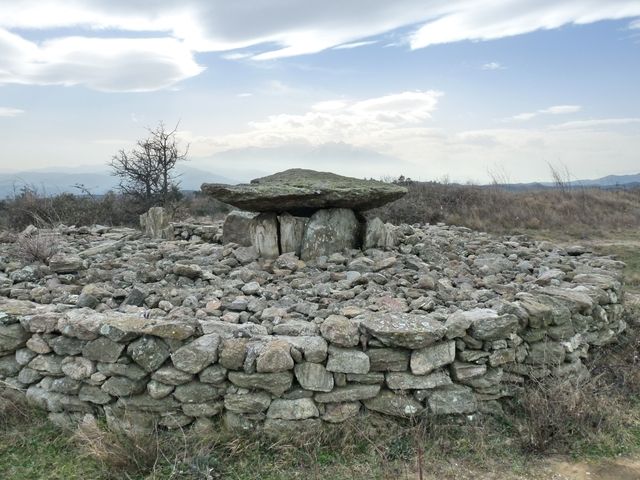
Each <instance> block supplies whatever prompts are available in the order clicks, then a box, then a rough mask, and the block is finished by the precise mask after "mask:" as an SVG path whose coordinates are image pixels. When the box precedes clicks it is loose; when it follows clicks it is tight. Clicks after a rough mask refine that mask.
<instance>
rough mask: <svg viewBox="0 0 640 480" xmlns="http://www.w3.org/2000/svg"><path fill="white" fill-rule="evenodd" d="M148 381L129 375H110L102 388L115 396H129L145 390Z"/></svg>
mask: <svg viewBox="0 0 640 480" xmlns="http://www.w3.org/2000/svg"><path fill="white" fill-rule="evenodd" d="M146 386H147V382H145V381H143V380H131V379H130V378H127V377H110V378H108V379H107V381H106V382H104V383H103V384H102V390H103V391H104V392H106V393H108V394H109V395H113V396H114V397H129V396H131V395H135V394H138V393H142V392H144V389H145V387H146Z"/></svg>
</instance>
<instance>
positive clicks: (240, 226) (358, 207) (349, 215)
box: [202, 168, 407, 260]
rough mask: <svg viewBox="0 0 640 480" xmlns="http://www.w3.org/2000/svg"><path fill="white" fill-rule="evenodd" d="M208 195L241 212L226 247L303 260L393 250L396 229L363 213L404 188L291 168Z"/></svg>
mask: <svg viewBox="0 0 640 480" xmlns="http://www.w3.org/2000/svg"><path fill="white" fill-rule="evenodd" d="M202 191H203V192H204V193H206V194H208V195H210V196H212V197H213V198H215V199H217V200H219V201H221V202H224V203H227V204H230V205H233V206H234V207H237V208H239V209H241V210H239V211H234V212H231V213H230V214H229V215H228V216H227V219H226V220H225V223H224V226H223V243H237V244H239V245H243V246H247V247H249V246H253V247H255V249H256V250H257V251H258V254H259V255H260V256H261V257H264V258H276V257H278V256H279V255H280V254H283V253H290V252H293V253H295V254H296V255H297V256H299V257H300V258H301V259H303V260H309V259H313V258H317V257H319V256H322V255H330V254H332V253H336V252H341V251H343V250H345V249H352V248H365V249H366V248H389V247H392V246H393V245H394V244H395V241H394V230H393V228H392V226H391V225H386V224H384V223H383V222H382V221H381V220H380V219H378V218H373V219H366V218H365V217H364V216H363V215H362V212H364V211H367V210H370V209H372V208H376V207H380V206H382V205H385V204H387V203H389V202H392V201H394V200H397V199H399V198H400V197H402V196H403V195H405V194H406V193H407V189H406V188H405V187H402V186H400V185H395V184H392V183H384V182H379V181H375V180H362V179H358V178H351V177H344V176H341V175H336V174H334V173H327V172H317V171H314V170H306V169H300V168H296V169H290V170H286V171H284V172H280V173H276V174H274V175H269V176H267V177H262V178H257V179H254V180H252V181H251V183H249V184H243V185H223V184H211V183H205V184H203V185H202Z"/></svg>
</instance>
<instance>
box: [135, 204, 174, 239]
mask: <svg viewBox="0 0 640 480" xmlns="http://www.w3.org/2000/svg"><path fill="white" fill-rule="evenodd" d="M140 227H141V228H142V231H143V232H144V234H145V235H146V236H148V237H151V238H164V239H167V240H173V229H172V228H171V225H169V215H168V214H167V213H166V212H165V211H164V208H162V207H151V208H150V209H149V211H148V212H147V213H143V214H142V215H140Z"/></svg>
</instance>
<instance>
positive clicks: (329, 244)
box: [300, 208, 360, 260]
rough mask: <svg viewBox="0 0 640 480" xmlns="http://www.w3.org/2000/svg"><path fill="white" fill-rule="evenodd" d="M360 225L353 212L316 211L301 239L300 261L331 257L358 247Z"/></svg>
mask: <svg viewBox="0 0 640 480" xmlns="http://www.w3.org/2000/svg"><path fill="white" fill-rule="evenodd" d="M359 230H360V224H359V222H358V219H357V218H356V215H355V213H354V212H353V210H349V209H346V208H330V209H326V210H318V211H317V212H316V213H314V214H313V215H312V216H311V218H310V219H309V223H307V227H306V228H305V230H304V236H303V239H302V249H301V252H300V256H301V258H302V260H309V259H313V258H317V257H319V256H321V255H331V254H332V253H336V252H341V251H343V250H345V249H351V248H356V247H357V246H358V234H359Z"/></svg>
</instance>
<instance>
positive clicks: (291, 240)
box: [278, 212, 308, 256]
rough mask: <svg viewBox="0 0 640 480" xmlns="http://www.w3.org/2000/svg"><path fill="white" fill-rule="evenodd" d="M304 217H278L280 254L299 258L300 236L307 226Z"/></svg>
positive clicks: (289, 215) (285, 214) (286, 215)
mask: <svg viewBox="0 0 640 480" xmlns="http://www.w3.org/2000/svg"><path fill="white" fill-rule="evenodd" d="M307 221H308V220H307V219H306V218H304V217H294V216H293V215H291V214H289V213H286V212H285V213H283V214H281V215H278V223H279V225H280V246H281V250H282V253H289V252H292V253H295V254H296V255H298V256H300V249H301V247H302V236H303V234H304V229H305V227H306V225H307Z"/></svg>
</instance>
